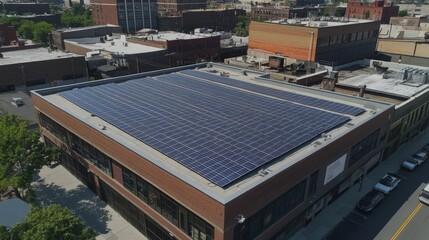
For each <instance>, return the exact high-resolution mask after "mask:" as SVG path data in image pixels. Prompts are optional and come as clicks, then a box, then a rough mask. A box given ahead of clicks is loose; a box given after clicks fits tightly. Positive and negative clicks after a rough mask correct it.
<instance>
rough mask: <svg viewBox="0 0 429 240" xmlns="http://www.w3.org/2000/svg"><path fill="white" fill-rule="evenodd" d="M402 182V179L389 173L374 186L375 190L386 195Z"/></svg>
mask: <svg viewBox="0 0 429 240" xmlns="http://www.w3.org/2000/svg"><path fill="white" fill-rule="evenodd" d="M399 182H401V177H399V176H398V175H396V174H393V173H387V174H386V175H384V177H383V178H382V179H381V180H380V181H379V182H378V183H377V184H375V186H374V189H375V190H377V191H379V192H382V193H384V194H386V195H387V194H389V193H390V192H391V191H392V190H393V189H395V188H396V186H398V184H399Z"/></svg>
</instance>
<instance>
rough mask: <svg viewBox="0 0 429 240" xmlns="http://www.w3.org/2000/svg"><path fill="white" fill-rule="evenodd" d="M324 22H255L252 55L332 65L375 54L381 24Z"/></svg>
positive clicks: (250, 31)
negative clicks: (282, 57)
mask: <svg viewBox="0 0 429 240" xmlns="http://www.w3.org/2000/svg"><path fill="white" fill-rule="evenodd" d="M323 20H324V19H323V18H320V19H318V20H317V19H316V20H313V21H311V22H309V21H308V20H305V21H301V20H300V19H289V20H288V21H271V22H254V21H252V22H251V23H250V27H249V50H248V55H251V56H255V57H264V58H266V59H268V57H269V56H280V57H281V56H284V57H289V58H294V59H299V60H305V61H312V62H319V63H322V64H329V65H340V64H344V63H348V62H353V61H356V60H360V59H363V58H369V57H371V56H372V55H373V53H374V51H375V47H376V43H377V37H378V30H379V27H380V22H374V21H370V20H356V19H355V20H349V21H334V19H331V20H329V19H327V20H326V21H323Z"/></svg>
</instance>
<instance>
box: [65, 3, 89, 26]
mask: <svg viewBox="0 0 429 240" xmlns="http://www.w3.org/2000/svg"><path fill="white" fill-rule="evenodd" d="M61 24H62V25H63V27H87V26H92V25H94V22H93V20H92V12H91V10H90V9H85V8H84V7H82V6H80V5H79V4H74V5H73V6H72V8H71V9H70V10H67V11H65V12H64V13H63V14H62V15H61Z"/></svg>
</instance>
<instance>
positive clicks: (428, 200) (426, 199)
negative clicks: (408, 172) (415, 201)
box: [419, 184, 429, 205]
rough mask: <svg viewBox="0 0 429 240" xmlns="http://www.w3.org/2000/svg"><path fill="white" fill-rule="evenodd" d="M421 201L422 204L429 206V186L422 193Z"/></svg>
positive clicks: (420, 195)
mask: <svg viewBox="0 0 429 240" xmlns="http://www.w3.org/2000/svg"><path fill="white" fill-rule="evenodd" d="M419 200H420V201H421V202H422V203H424V204H427V205H429V184H428V185H427V186H426V187H425V188H424V189H422V190H421V191H420V194H419Z"/></svg>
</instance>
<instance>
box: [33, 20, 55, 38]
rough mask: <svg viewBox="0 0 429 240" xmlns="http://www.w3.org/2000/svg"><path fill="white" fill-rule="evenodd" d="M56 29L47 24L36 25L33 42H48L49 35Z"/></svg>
mask: <svg viewBox="0 0 429 240" xmlns="http://www.w3.org/2000/svg"><path fill="white" fill-rule="evenodd" d="M53 29H55V27H54V25H52V24H50V23H47V22H38V23H36V24H35V25H34V31H33V41H35V42H38V43H47V42H48V33H50V32H51V31H52V30H53Z"/></svg>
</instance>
